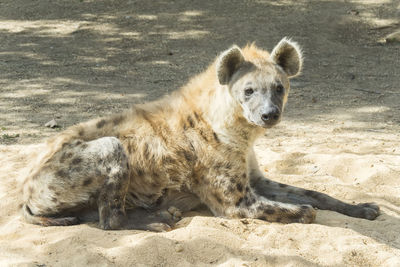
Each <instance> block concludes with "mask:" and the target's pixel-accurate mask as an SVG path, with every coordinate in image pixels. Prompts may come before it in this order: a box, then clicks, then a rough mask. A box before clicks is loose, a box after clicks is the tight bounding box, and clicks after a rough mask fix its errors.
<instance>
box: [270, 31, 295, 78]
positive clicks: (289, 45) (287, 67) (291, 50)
mask: <svg viewBox="0 0 400 267" xmlns="http://www.w3.org/2000/svg"><path fill="white" fill-rule="evenodd" d="M271 59H272V60H273V61H274V62H275V63H276V64H278V65H279V66H281V67H282V69H283V70H284V71H285V72H286V74H287V75H288V77H294V76H297V75H299V74H300V71H301V68H302V65H303V56H302V53H301V49H300V47H299V45H298V44H297V43H295V42H293V41H291V40H289V39H288V38H286V37H285V38H283V39H282V40H281V41H280V42H279V43H278V44H277V45H276V46H275V48H274V49H273V50H272V52H271Z"/></svg>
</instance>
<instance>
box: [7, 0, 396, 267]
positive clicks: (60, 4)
mask: <svg viewBox="0 0 400 267" xmlns="http://www.w3.org/2000/svg"><path fill="white" fill-rule="evenodd" d="M399 28H400V2H399V1H398V0H397V1H394V0H378V1H372V0H364V1H361V0H358V1H356V0H348V1H338V0H330V1H328V0H326V1H305V0H304V1H302V0H301V1H294V0H282V1H263V0H258V1H257V0H254V1H250V0H243V1H239V0H235V1H228V0H218V1H212V0H208V1H192V0H186V1H185V0H172V1H161V0H160V1H144V0H141V1H139V0H131V1H104V0H99V1H90V0H80V1H77V0H69V1H61V0H53V1H50V0H29V1H28V0H15V1H6V0H0V43H1V45H0V143H1V145H0V167H1V172H0V203H1V204H0V207H1V208H0V214H1V215H0V240H1V242H0V265H27V266H45V265H46V266H58V265H60V266H71V265H72V266H79V265H81V266H84V265H95V266H103V265H107V266H109V265H118V266H126V265H143V266H144V265H175V266H186V265H224V266H232V265H234V266H262V265H278V266H280V265H285V266H286V265H287V266H313V265H322V266H343V265H348V266H399V265H400V237H399V233H400V207H399V206H400V186H399V184H400V183H399V181H400V139H399V137H400V131H399V130H400V67H399V66H400V45H399V44H396V43H388V44H385V43H384V42H382V40H383V39H384V37H385V36H386V35H387V34H390V33H392V32H395V31H396V30H398V29H399ZM283 36H290V37H292V38H293V40H295V41H297V42H299V43H300V44H301V45H302V47H303V50H304V55H305V64H304V71H303V75H302V76H300V77H298V78H296V79H295V80H293V82H292V91H291V95H290V97H289V103H288V106H287V109H286V114H285V117H284V120H283V122H282V123H281V124H280V125H279V126H277V127H276V128H274V129H271V130H270V131H268V133H267V134H266V137H265V138H263V139H261V140H260V141H259V142H258V143H257V146H256V152H257V154H258V156H259V158H260V164H261V168H263V169H264V170H265V171H266V174H267V175H268V176H269V177H271V178H273V179H276V180H279V181H283V182H286V183H289V184H293V185H297V186H301V187H305V188H309V189H315V190H318V191H321V192H326V193H328V194H330V195H333V196H335V197H337V198H340V199H342V200H345V201H348V202H353V201H354V202H371V201H372V202H376V203H378V204H379V205H380V206H381V208H382V215H381V216H379V217H378V218H377V219H376V220H375V221H367V220H362V219H355V218H350V217H347V216H344V215H341V214H338V213H335V212H330V211H318V214H317V221H316V223H315V224H311V225H301V224H291V225H282V224H277V223H267V222H263V221H260V220H245V221H243V220H242V221H240V220H227V219H222V218H213V217H209V216H207V213H190V214H187V217H186V218H184V219H183V220H182V221H181V222H180V223H179V225H178V227H177V229H175V230H173V231H170V232H168V233H150V232H143V231H109V232H105V231H102V230H99V229H97V228H96V226H95V224H86V225H79V226H73V227H48V228H45V227H39V226H33V225H29V224H26V223H25V222H23V220H22V219H21V217H20V216H19V212H18V210H17V203H18V201H17V200H18V194H17V193H16V192H17V189H16V188H17V186H18V182H20V181H21V180H22V179H23V178H24V174H25V173H26V160H25V159H26V158H33V157H34V155H35V153H37V151H40V148H42V147H43V144H39V143H42V142H43V140H44V138H45V137H48V136H50V135H53V134H54V133H55V132H57V131H60V130H62V129H65V128H66V127H67V126H70V125H73V124H75V123H77V122H80V121H84V120H88V119H91V118H94V117H97V116H100V115H106V114H111V113H115V112H118V111H121V110H123V109H125V108H128V107H129V106H130V105H132V104H134V103H139V102H145V101H149V100H154V99H158V98H160V97H162V96H163V95H165V94H168V93H169V92H171V91H173V90H175V89H177V88H179V87H180V86H181V85H183V84H184V83H185V82H186V81H187V80H188V78H189V77H190V76H192V75H194V74H196V73H198V72H200V71H202V70H203V69H204V68H206V66H207V65H208V64H209V63H210V62H211V61H212V60H213V58H214V57H215V56H216V55H217V53H219V52H220V51H222V50H225V49H226V48H228V47H229V46H230V45H232V44H233V43H235V44H238V45H241V46H242V45H245V44H246V43H247V42H251V41H256V43H257V44H258V45H259V46H261V47H264V48H267V49H272V48H273V46H274V45H275V44H276V43H277V42H278V41H279V40H280V39H281V38H282V37H283ZM53 118H54V119H55V120H56V121H57V122H58V124H59V125H60V126H61V127H60V128H56V129H51V128H47V127H45V126H44V124H45V123H46V122H48V121H50V120H51V119H53Z"/></svg>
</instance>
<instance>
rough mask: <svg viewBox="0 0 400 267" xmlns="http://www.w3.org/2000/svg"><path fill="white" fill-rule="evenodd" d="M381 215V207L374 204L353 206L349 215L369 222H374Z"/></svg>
mask: <svg viewBox="0 0 400 267" xmlns="http://www.w3.org/2000/svg"><path fill="white" fill-rule="evenodd" d="M379 214H380V212H379V206H378V205H376V204H374V203H360V204H358V205H353V206H352V208H351V209H350V212H349V214H348V215H350V216H353V217H357V218H363V219H368V220H374V219H375V218H376V217H378V216H379Z"/></svg>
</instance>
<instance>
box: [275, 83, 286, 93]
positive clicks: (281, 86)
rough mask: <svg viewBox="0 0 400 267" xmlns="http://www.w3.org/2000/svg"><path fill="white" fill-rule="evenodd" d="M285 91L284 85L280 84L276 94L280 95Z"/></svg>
mask: <svg viewBox="0 0 400 267" xmlns="http://www.w3.org/2000/svg"><path fill="white" fill-rule="evenodd" d="M284 90H285V88H283V85H282V84H278V86H277V87H276V92H277V93H278V94H282V93H283V91H284Z"/></svg>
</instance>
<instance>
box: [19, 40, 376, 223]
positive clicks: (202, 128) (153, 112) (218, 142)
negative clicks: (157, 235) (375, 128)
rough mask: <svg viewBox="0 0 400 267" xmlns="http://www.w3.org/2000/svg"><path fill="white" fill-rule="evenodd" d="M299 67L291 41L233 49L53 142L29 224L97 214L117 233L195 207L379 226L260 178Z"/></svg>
mask: <svg viewBox="0 0 400 267" xmlns="http://www.w3.org/2000/svg"><path fill="white" fill-rule="evenodd" d="M301 68H302V54H301V51H300V49H299V47H298V45H297V44H296V43H294V42H292V41H290V40H288V39H286V38H284V39H283V40H281V41H280V42H279V43H278V45H277V46H276V47H275V48H274V49H273V50H272V52H271V54H269V53H268V52H266V51H263V50H261V49H259V48H257V47H256V46H255V45H254V44H252V45H247V46H246V47H244V48H243V49H240V48H239V47H237V46H233V47H231V48H230V49H228V50H226V51H225V52H223V53H221V54H220V55H219V56H218V57H217V58H216V60H215V61H214V62H213V63H212V64H211V65H210V67H209V68H208V69H207V70H206V71H204V72H203V73H201V74H199V75H197V76H195V77H194V78H193V79H191V80H190V81H189V83H188V84H187V85H186V86H184V87H183V88H181V89H180V90H178V91H176V92H175V93H173V94H172V95H170V96H167V97H164V98H163V99H161V100H160V101H156V102H151V103H147V104H142V105H136V106H134V107H133V108H131V109H130V110H128V111H126V112H123V113H120V114H116V115H114V116H111V117H104V118H99V119H95V120H91V121H88V122H84V123H81V124H78V125H75V126H72V127H70V128H69V129H67V130H65V131H64V132H61V133H60V134H58V135H57V136H55V137H54V138H52V139H50V140H49V141H48V143H47V149H48V150H47V151H46V153H45V154H44V155H43V156H42V157H41V158H40V160H38V163H37V164H36V166H35V168H34V169H33V171H32V172H31V175H30V176H29V178H28V179H27V180H26V182H25V184H24V203H23V208H22V209H23V214H24V216H25V218H26V220H27V221H28V222H31V223H35V224H41V225H70V224H76V223H78V217H80V216H81V215H82V214H83V213H84V212H83V210H87V209H89V208H95V209H96V210H97V211H98V216H99V224H100V227H101V228H103V229H118V228H121V227H124V224H125V222H123V218H125V217H126V212H125V211H126V210H127V209H135V208H136V210H137V209H138V208H144V209H146V210H153V209H160V208H161V207H168V206H174V207H177V209H176V208H174V209H169V211H170V213H173V215H175V216H179V215H180V214H179V211H178V209H181V210H183V211H185V210H189V209H192V208H194V207H195V206H197V205H198V204H199V203H202V204H205V205H206V206H207V207H208V208H209V209H210V210H211V212H212V213H213V214H215V215H216V216H223V217H227V218H258V219H261V220H266V221H270V222H281V223H293V222H299V223H311V222H313V221H314V219H315V214H316V212H315V210H314V208H313V207H315V208H319V209H327V210H334V211H337V212H340V213H343V214H347V215H350V216H354V217H359V218H366V219H374V218H375V217H376V216H378V214H379V208H378V207H377V206H376V205H374V204H369V203H365V204H358V205H351V204H346V203H344V202H342V201H339V200H336V199H334V198H332V197H329V196H327V195H325V194H322V193H318V192H315V191H311V190H305V189H300V188H297V187H293V186H289V185H285V184H281V183H277V182H274V181H271V180H269V179H267V178H265V177H264V176H263V174H262V172H261V171H260V170H259V169H258V164H257V161H256V158H255V155H254V151H253V148H252V147H253V143H254V141H255V139H256V138H257V137H259V136H260V135H263V133H264V132H265V130H266V129H268V128H270V127H272V126H274V125H276V124H277V123H278V122H279V121H280V120H281V117H282V112H283V110H284V106H285V103H286V100H287V97H288V93H289V89H290V86H289V79H290V78H292V77H294V76H296V75H298V74H299V73H300V71H301ZM160 214H161V213H160ZM133 227H135V226H133ZM137 227H139V226H137Z"/></svg>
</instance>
